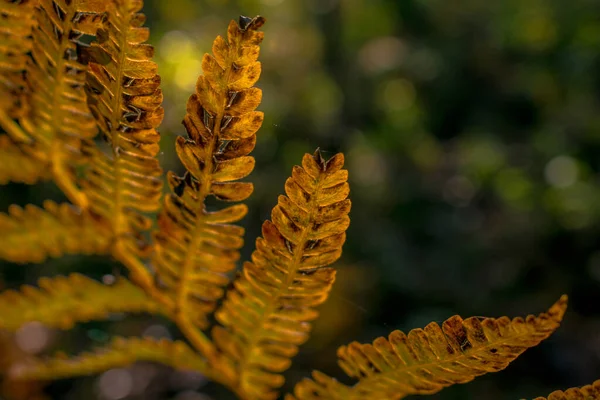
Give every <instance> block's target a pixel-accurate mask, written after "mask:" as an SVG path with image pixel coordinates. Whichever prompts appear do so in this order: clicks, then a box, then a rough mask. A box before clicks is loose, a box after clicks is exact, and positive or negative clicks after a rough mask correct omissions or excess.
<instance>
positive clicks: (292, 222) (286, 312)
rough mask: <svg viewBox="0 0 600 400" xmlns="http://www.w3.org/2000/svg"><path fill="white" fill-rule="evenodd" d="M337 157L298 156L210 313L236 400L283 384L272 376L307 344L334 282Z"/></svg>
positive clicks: (338, 222) (341, 194)
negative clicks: (234, 374) (230, 366)
mask: <svg viewBox="0 0 600 400" xmlns="http://www.w3.org/2000/svg"><path fill="white" fill-rule="evenodd" d="M343 164H344V157H343V155H342V154H337V155H335V156H334V157H333V158H331V159H330V160H329V161H325V160H324V159H323V158H322V156H321V153H320V152H319V151H318V150H317V152H316V153H315V154H314V155H313V156H311V155H309V154H306V155H305V156H304V158H303V160H302V167H299V166H296V167H294V169H293V172H292V177H291V178H289V179H288V180H287V182H286V184H285V191H286V193H287V197H286V196H279V201H278V205H277V206H275V208H273V211H272V213H271V219H272V222H271V221H266V222H265V223H264V224H263V228H262V233H263V237H262V238H259V239H258V240H257V241H256V250H255V251H254V253H253V254H252V262H247V263H245V264H244V269H243V274H242V276H241V277H240V278H238V279H236V280H235V282H234V286H235V289H234V290H230V291H228V293H227V298H226V300H225V302H224V304H223V306H222V308H221V309H219V310H218V311H217V313H216V318H217V321H219V322H220V323H221V324H222V325H223V327H219V326H217V327H215V329H214V330H213V338H214V340H215V343H216V344H217V346H218V347H219V348H220V349H221V350H222V351H223V352H224V353H225V354H226V355H227V356H228V357H229V358H230V359H232V360H233V361H234V362H235V363H236V364H237V366H238V373H239V382H238V388H237V392H238V393H239V394H240V396H242V397H243V398H252V399H254V398H257V399H258V398H260V399H272V398H276V397H277V393H275V391H274V389H277V388H278V387H280V386H281V385H282V384H283V377H282V376H281V375H279V373H280V372H282V371H284V370H286V369H287V368H289V366H290V364H291V361H290V358H291V357H292V356H294V355H295V354H296V353H297V352H298V346H299V345H301V344H302V343H304V342H305V341H306V340H307V339H308V336H309V332H310V328H311V327H310V324H309V321H311V320H313V319H315V318H316V317H317V315H318V313H317V311H315V309H314V307H315V306H317V305H319V304H321V303H323V302H324V301H325V300H326V299H327V296H328V294H329V290H330V289H331V286H332V285H333V281H334V280H335V270H334V269H333V268H330V267H327V265H329V264H331V263H333V262H335V261H336V260H337V259H338V258H339V257H340V255H341V253H342V245H343V243H344V241H345V239H346V234H345V231H346V229H347V228H348V225H349V224H350V219H349V218H348V212H349V211H350V200H348V199H346V197H347V196H348V193H349V191H350V189H349V186H348V183H347V182H346V180H347V179H348V172H347V171H346V170H343V169H342V166H343Z"/></svg>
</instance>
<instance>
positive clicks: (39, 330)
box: [15, 321, 50, 354]
mask: <svg viewBox="0 0 600 400" xmlns="http://www.w3.org/2000/svg"><path fill="white" fill-rule="evenodd" d="M15 341H16V342H17V345H18V346H19V347H20V348H21V350H23V351H24V352H26V353H29V354H37V353H39V352H40V351H42V350H43V349H44V348H45V347H46V346H47V345H48V342H49V341H50V333H49V331H48V328H47V327H46V326H44V325H43V324H42V323H40V322H37V321H34V322H28V323H26V324H25V325H23V326H21V327H20V328H19V329H18V330H17V332H16V334H15Z"/></svg>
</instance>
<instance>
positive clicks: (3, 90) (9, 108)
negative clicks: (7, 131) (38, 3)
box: [0, 0, 35, 118]
mask: <svg viewBox="0 0 600 400" xmlns="http://www.w3.org/2000/svg"><path fill="white" fill-rule="evenodd" d="M34 4H35V2H34V1H33V0H24V1H16V2H15V1H12V0H0V113H2V114H4V115H5V116H4V118H15V117H17V116H18V115H19V114H20V113H21V111H22V108H23V104H22V101H23V97H24V93H23V92H24V88H25V81H24V79H23V72H24V71H25V67H26V64H27V53H28V52H29V51H30V50H31V29H32V28H33V26H34V25H35V18H34V17H33V6H34Z"/></svg>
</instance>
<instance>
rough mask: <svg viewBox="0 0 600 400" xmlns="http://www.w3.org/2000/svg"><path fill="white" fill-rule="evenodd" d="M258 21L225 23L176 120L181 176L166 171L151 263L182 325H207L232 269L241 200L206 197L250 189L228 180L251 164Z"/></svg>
mask: <svg viewBox="0 0 600 400" xmlns="http://www.w3.org/2000/svg"><path fill="white" fill-rule="evenodd" d="M263 23H264V19H263V18H261V17H256V18H254V19H249V18H246V17H240V24H239V25H238V24H237V23H235V22H234V21H231V23H230V24H229V30H228V39H227V40H225V39H223V38H222V37H220V36H219V37H217V39H216V40H215V42H214V44H213V55H212V56H211V55H208V54H206V55H205V56H204V59H203V61H202V69H203V70H204V76H200V77H199V79H198V82H197V84H196V93H195V94H193V95H192V96H191V97H190V99H189V100H188V103H187V114H186V116H185V119H184V121H183V124H184V125H185V127H186V130H187V132H188V138H187V139H185V138H183V137H178V138H177V142H176V149H177V155H178V156H179V158H180V160H181V162H182V163H183V165H184V166H185V168H186V169H187V171H186V173H185V175H184V176H183V177H178V176H176V175H175V174H173V173H172V172H169V174H168V182H169V185H170V187H171V191H172V194H170V195H168V196H166V198H165V201H164V206H163V210H162V212H161V213H160V215H159V219H158V230H157V231H156V232H155V233H154V235H153V236H154V239H155V243H156V245H155V247H154V250H155V253H154V258H153V260H152V263H153V265H154V267H155V269H156V271H157V274H158V277H159V279H160V281H161V282H162V283H163V284H164V286H165V287H166V288H167V291H168V293H169V295H170V296H172V298H173V300H174V302H175V304H176V307H177V309H178V311H179V315H180V321H181V320H184V324H183V325H184V326H186V325H187V324H188V323H187V322H185V321H188V322H189V325H191V326H192V327H194V329H196V328H203V327H206V326H207V317H206V316H207V314H208V313H210V312H211V311H212V310H213V309H214V307H215V304H216V301H217V300H218V299H220V298H221V297H222V296H223V287H224V286H225V285H227V283H228V282H229V278H228V276H227V273H228V272H230V271H231V270H233V269H234V268H235V263H236V261H237V260H238V259H239V257H240V255H239V251H238V249H239V248H241V247H242V245H243V234H244V229H243V228H242V227H239V226H237V225H234V224H233V223H234V222H237V221H239V220H240V219H241V218H243V217H244V215H246V213H247V207H246V206H245V205H244V204H236V205H233V206H229V207H227V208H224V209H221V210H218V211H208V210H207V209H206V206H205V200H206V198H207V197H208V196H211V195H212V196H214V197H216V198H217V199H219V200H225V201H241V200H244V199H246V198H247V197H248V196H249V195H250V194H251V193H252V190H253V186H252V184H251V183H247V182H234V181H237V180H239V179H242V178H244V177H246V176H247V175H248V174H250V172H252V169H253V168H254V158H252V157H250V156H247V154H248V153H250V151H252V149H253V148H254V144H255V142H256V135H255V134H256V131H257V130H258V128H259V127H260V125H261V123H262V120H263V113H261V112H257V111H254V110H255V109H256V107H257V106H258V105H259V103H260V100H261V93H262V92H261V90H260V89H258V88H255V87H253V85H254V84H255V83H256V81H257V80H258V77H259V75H260V63H259V62H258V61H256V60H257V58H258V53H259V47H258V45H259V43H260V42H261V41H262V39H263V33H262V32H258V31H257V29H258V28H260V27H261V26H262V25H263Z"/></svg>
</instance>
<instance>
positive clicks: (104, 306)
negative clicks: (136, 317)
mask: <svg viewBox="0 0 600 400" xmlns="http://www.w3.org/2000/svg"><path fill="white" fill-rule="evenodd" d="M38 285H39V288H34V287H32V286H23V287H21V290H20V291H18V292H17V291H14V290H8V291H5V292H3V293H1V294H0V309H1V310H2V313H0V328H2V329H7V330H11V331H14V330H16V329H18V328H19V327H20V326H21V325H22V324H24V323H26V322H30V321H38V322H41V323H43V324H45V325H48V326H51V327H56V328H61V329H69V328H71V327H72V326H73V324H74V323H76V322H85V321H90V320H97V319H103V318H106V317H107V316H108V315H109V313H112V312H148V313H157V314H158V313H160V314H165V313H166V310H164V309H163V308H162V307H161V306H160V305H159V304H157V303H156V302H154V301H153V300H152V299H151V298H149V297H148V296H147V295H146V294H145V293H144V292H143V291H142V290H141V289H140V288H138V287H137V286H135V285H133V284H132V283H131V282H129V281H128V280H127V279H125V278H123V277H121V278H118V279H117V281H116V282H115V283H114V284H112V285H110V286H109V285H105V284H103V283H100V282H97V281H95V280H93V279H90V278H87V277H86V276H83V275H80V274H71V275H69V276H68V277H64V276H58V277H55V278H41V279H40V280H39V282H38Z"/></svg>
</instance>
